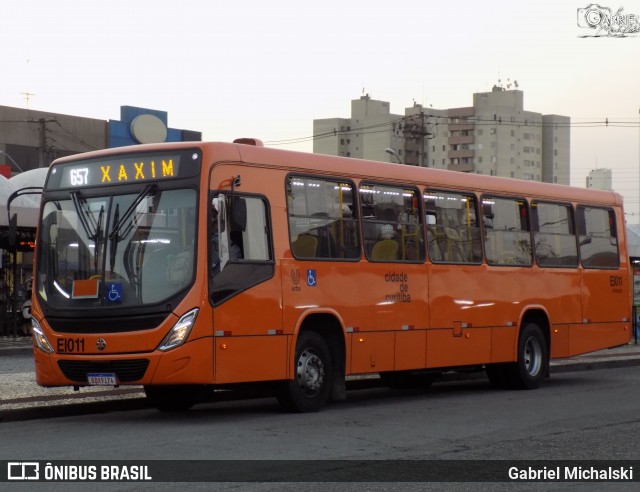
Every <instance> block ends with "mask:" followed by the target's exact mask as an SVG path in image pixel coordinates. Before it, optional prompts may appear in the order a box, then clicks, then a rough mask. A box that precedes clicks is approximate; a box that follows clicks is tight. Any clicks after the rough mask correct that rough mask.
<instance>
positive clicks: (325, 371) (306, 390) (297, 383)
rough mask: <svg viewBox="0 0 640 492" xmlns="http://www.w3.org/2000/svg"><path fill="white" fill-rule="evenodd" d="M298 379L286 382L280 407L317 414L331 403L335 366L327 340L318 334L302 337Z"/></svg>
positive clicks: (296, 370)
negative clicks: (329, 400)
mask: <svg viewBox="0 0 640 492" xmlns="http://www.w3.org/2000/svg"><path fill="white" fill-rule="evenodd" d="M294 376H295V377H294V379H290V380H286V381H283V382H282V384H281V386H280V388H279V390H278V393H277V397H278V402H279V403H280V405H281V406H282V407H283V408H284V409H285V410H288V411H291V412H300V413H303V412H316V411H318V410H319V409H320V408H322V406H323V405H324V404H325V403H326V402H327V400H328V399H329V395H330V394H331V387H332V385H333V363H332V360H331V354H330V352H329V348H328V347H327V343H326V342H325V340H324V339H323V338H322V337H321V336H320V335H319V334H318V333H316V332H314V331H304V332H302V333H301V334H300V336H299V337H298V342H297V343H296V354H295V360H294Z"/></svg>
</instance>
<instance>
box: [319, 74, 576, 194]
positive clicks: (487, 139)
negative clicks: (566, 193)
mask: <svg viewBox="0 0 640 492" xmlns="http://www.w3.org/2000/svg"><path fill="white" fill-rule="evenodd" d="M570 123H571V120H570V118H569V117H567V116H560V115H554V114H551V115H543V114H541V113H537V112H533V111H526V110H525V109H524V93H523V92H522V91H520V90H512V89H504V88H502V87H498V86H495V87H494V88H493V89H492V91H490V92H481V93H476V94H474V95H473V106H469V107H460V108H450V109H433V108H424V107H423V106H421V105H419V104H414V105H413V106H412V107H409V108H406V110H405V114H404V115H397V114H392V113H391V112H390V109H389V103H387V102H384V101H375V100H372V99H370V98H369V96H363V97H361V98H360V99H358V100H354V101H352V104H351V118H331V119H321V120H314V136H316V138H315V139H314V148H313V151H314V152H315V153H321V154H332V155H343V156H347V157H356V158H363V159H375V160H380V161H388V162H396V161H397V160H398V159H397V158H396V157H395V156H394V155H393V154H392V153H389V151H388V150H387V149H393V150H394V151H395V153H396V155H398V156H400V158H401V161H402V162H403V163H404V164H408V165H415V166H425V167H435V168H440V169H448V170H453V171H461V172H470V173H477V174H486V175H493V176H505V177H511V178H518V179H526V180H530V181H545V182H549V183H561V184H569V183H570V172H569V160H570Z"/></svg>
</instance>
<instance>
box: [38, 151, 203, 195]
mask: <svg viewBox="0 0 640 492" xmlns="http://www.w3.org/2000/svg"><path fill="white" fill-rule="evenodd" d="M199 171H200V154H199V153H198V152H195V151H192V150H191V151H188V152H180V153H174V154H165V153H163V154H157V153H156V154H135V155H132V154H128V155H125V156H113V157H108V158H103V159H91V160H86V161H80V162H69V163H64V164H58V165H54V166H52V168H51V172H50V175H49V178H48V180H47V185H46V188H47V189H61V188H85V187H89V186H112V185H123V184H130V183H139V182H149V181H163V180H167V179H174V178H184V177H191V176H196V175H197V174H198V173H199Z"/></svg>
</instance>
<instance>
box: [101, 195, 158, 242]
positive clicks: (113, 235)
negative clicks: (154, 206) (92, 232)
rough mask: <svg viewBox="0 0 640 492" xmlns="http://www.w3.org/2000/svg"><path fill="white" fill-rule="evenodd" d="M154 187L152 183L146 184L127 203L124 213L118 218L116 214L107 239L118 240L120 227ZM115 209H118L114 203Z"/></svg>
mask: <svg viewBox="0 0 640 492" xmlns="http://www.w3.org/2000/svg"><path fill="white" fill-rule="evenodd" d="M155 188H156V187H155V185H154V184H148V185H147V186H146V187H145V188H144V190H142V191H141V192H140V193H139V194H138V196H137V197H136V199H135V200H134V201H133V203H132V204H131V205H129V208H128V209H127V210H126V211H125V213H123V214H122V217H121V218H119V219H118V217H117V216H116V218H115V222H114V224H113V228H112V229H111V233H110V234H109V239H111V240H112V241H116V242H117V241H119V240H120V239H122V238H121V237H119V236H118V233H119V232H120V229H122V227H123V226H124V224H125V223H126V222H127V221H128V220H129V218H130V217H131V216H132V215H133V213H134V212H135V210H136V207H137V206H138V205H140V202H142V200H144V199H145V198H146V197H147V195H149V194H150V193H151V192H152V191H154V190H155ZM116 210H119V208H118V206H117V205H116Z"/></svg>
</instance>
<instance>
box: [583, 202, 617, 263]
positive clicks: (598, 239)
mask: <svg viewBox="0 0 640 492" xmlns="http://www.w3.org/2000/svg"><path fill="white" fill-rule="evenodd" d="M577 223H578V240H579V243H580V258H581V259H582V266H584V267H585V268H618V266H619V265H620V257H619V254H618V237H617V233H616V226H615V224H616V221H615V215H614V213H613V210H609V209H604V208H596V207H584V206H581V207H578V209H577Z"/></svg>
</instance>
